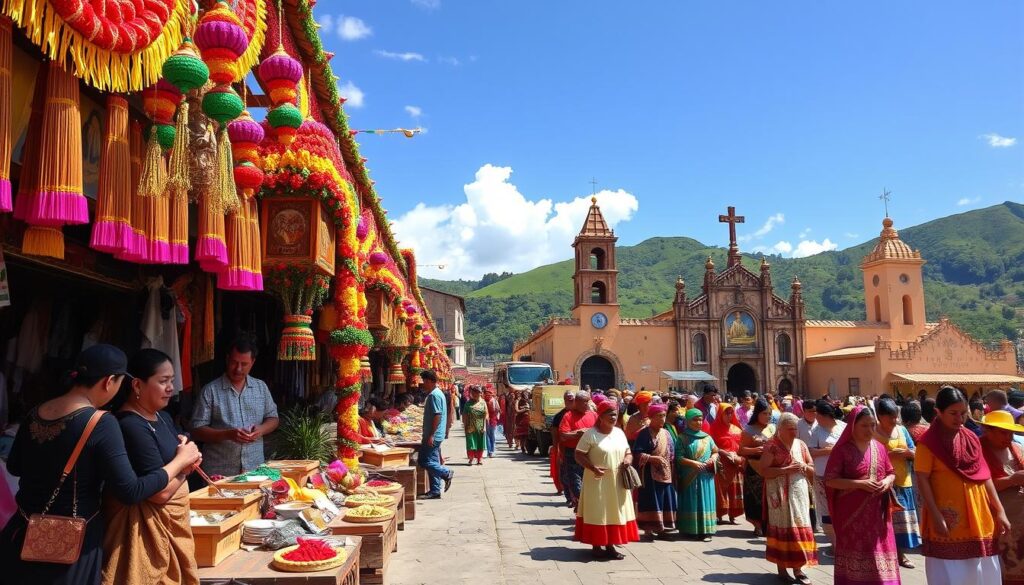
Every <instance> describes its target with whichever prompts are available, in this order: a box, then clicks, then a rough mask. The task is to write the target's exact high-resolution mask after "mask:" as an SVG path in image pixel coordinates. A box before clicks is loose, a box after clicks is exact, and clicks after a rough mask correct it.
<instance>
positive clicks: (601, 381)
mask: <svg viewBox="0 0 1024 585" xmlns="http://www.w3.org/2000/svg"><path fill="white" fill-rule="evenodd" d="M588 384H589V385H590V389H591V390H599V389H600V390H607V389H609V388H614V387H615V366H613V365H612V363H611V362H610V361H608V359H607V358H604V357H601V356H599V355H592V356H590V357H588V358H587V359H586V360H584V361H583V365H581V366H580V387H581V388H582V387H583V386H586V385H588Z"/></svg>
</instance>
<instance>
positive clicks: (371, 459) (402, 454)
mask: <svg viewBox="0 0 1024 585" xmlns="http://www.w3.org/2000/svg"><path fill="white" fill-rule="evenodd" d="M359 451H360V453H361V455H360V461H361V462H363V463H365V464H368V465H373V466H375V467H381V468H387V467H408V466H409V457H410V456H411V455H412V453H413V450H412V449H407V448H405V447H392V448H391V449H388V450H387V451H378V450H376V449H373V448H363V449H360V450H359Z"/></svg>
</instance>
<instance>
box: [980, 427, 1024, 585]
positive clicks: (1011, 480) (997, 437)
mask: <svg viewBox="0 0 1024 585" xmlns="http://www.w3.org/2000/svg"><path fill="white" fill-rule="evenodd" d="M981 428H982V430H981V448H982V451H983V452H984V454H985V461H986V462H987V463H988V468H989V471H991V472H992V482H993V483H994V484H995V486H996V492H997V493H998V494H999V501H1000V502H1001V503H1002V504H1003V509H1004V510H1006V517H1007V518H1009V519H1010V522H1011V524H1012V526H1013V527H1012V529H1011V530H1010V532H1008V533H1006V534H1004V535H1002V536H1001V537H1000V538H999V541H998V549H999V557H1000V561H1001V563H1002V565H1003V583H1007V584H1010V585H1020V584H1022V583H1024V551H1022V550H1020V543H1022V542H1024V448H1022V447H1021V446H1020V445H1019V444H1017V443H1015V442H1014V441H1013V434H1014V433H1024V426H1021V425H1018V424H1014V422H1013V415H1012V414H1010V413H1009V412H1007V411H1005V410H995V411H992V412H990V413H988V414H986V415H985V416H984V418H982V419H981Z"/></svg>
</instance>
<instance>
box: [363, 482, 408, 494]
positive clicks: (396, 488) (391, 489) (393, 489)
mask: <svg viewBox="0 0 1024 585" xmlns="http://www.w3.org/2000/svg"><path fill="white" fill-rule="evenodd" d="M400 491H402V484H400V483H398V482H397V481H393V482H391V485H388V486H384V487H369V486H364V487H363V488H362V489H360V490H359V493H364V494H365V493H373V492H377V493H378V494H395V493H398V492H400Z"/></svg>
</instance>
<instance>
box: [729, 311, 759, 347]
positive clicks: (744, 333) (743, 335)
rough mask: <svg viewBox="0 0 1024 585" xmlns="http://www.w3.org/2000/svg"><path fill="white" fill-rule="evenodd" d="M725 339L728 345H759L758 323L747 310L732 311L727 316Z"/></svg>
mask: <svg viewBox="0 0 1024 585" xmlns="http://www.w3.org/2000/svg"><path fill="white" fill-rule="evenodd" d="M724 327H725V341H726V345H727V346H728V347H752V346H754V345H757V324H756V323H755V322H754V318H753V317H752V316H751V315H750V313H748V312H746V311H739V310H737V311H730V312H729V314H728V315H726V316H725V321H724Z"/></svg>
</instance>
